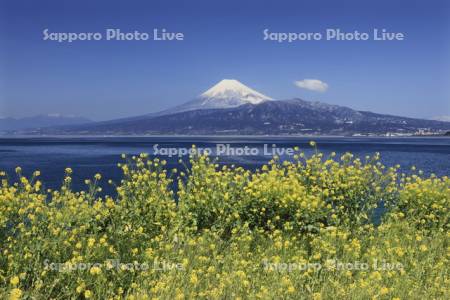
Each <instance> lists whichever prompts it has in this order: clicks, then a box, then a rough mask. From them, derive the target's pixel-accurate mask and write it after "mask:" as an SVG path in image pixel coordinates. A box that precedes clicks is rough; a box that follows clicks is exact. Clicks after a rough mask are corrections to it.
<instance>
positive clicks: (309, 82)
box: [294, 79, 328, 93]
mask: <svg viewBox="0 0 450 300" xmlns="http://www.w3.org/2000/svg"><path fill="white" fill-rule="evenodd" d="M294 84H295V85H296V86H297V87H299V88H302V89H306V90H310V91H315V92H321V93H323V92H326V91H327V90H328V84H326V83H325V82H323V81H321V80H319V79H303V80H298V81H294Z"/></svg>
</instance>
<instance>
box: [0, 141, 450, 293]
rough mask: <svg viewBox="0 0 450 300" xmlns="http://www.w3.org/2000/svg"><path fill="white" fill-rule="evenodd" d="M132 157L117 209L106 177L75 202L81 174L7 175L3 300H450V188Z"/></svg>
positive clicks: (444, 182)
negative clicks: (53, 181)
mask: <svg viewBox="0 0 450 300" xmlns="http://www.w3.org/2000/svg"><path fill="white" fill-rule="evenodd" d="M311 145H312V146H313V147H315V146H316V144H315V143H311ZM123 159H125V160H126V162H125V163H123V164H119V167H120V168H121V169H122V172H123V179H122V181H121V182H119V183H116V189H117V196H115V197H110V196H106V197H100V196H98V191H99V185H100V183H101V181H102V178H103V176H102V175H100V174H96V175H95V176H94V178H92V179H90V180H88V181H86V183H87V185H88V186H87V189H86V190H85V191H80V192H74V191H73V190H72V189H71V183H72V178H71V176H72V170H71V169H70V168H68V169H66V172H65V173H66V175H65V178H64V179H63V180H62V182H63V185H62V186H61V188H60V189H59V190H56V191H45V190H43V188H42V183H41V182H40V181H39V180H38V178H39V176H40V172H35V173H34V174H33V177H32V178H25V177H23V176H22V175H21V169H20V168H17V169H16V172H17V176H18V178H19V179H18V180H17V182H9V181H8V180H7V179H6V177H5V175H6V174H4V173H3V172H0V176H2V181H1V186H0V251H1V255H0V298H1V299H8V298H9V299H44V298H45V299H47V298H52V299H67V298H78V299H83V298H85V299H197V298H198V299H449V298H450V290H449V286H450V275H449V268H448V266H449V263H450V261H449V260H450V234H449V229H450V228H449V206H450V180H449V178H448V177H442V178H438V177H436V176H431V177H429V178H426V177H424V176H423V175H421V174H420V173H417V174H413V175H409V176H407V175H403V174H400V173H399V172H398V167H392V168H387V167H385V166H383V165H382V164H381V163H380V162H379V155H375V156H374V157H367V158H365V159H364V160H361V159H358V158H355V157H354V156H353V155H351V154H345V155H343V156H342V157H339V158H337V157H336V156H335V154H332V155H330V156H329V157H324V155H323V154H321V153H318V152H317V151H316V153H315V154H314V155H312V156H310V157H307V156H306V155H305V154H304V153H301V152H299V153H298V154H297V155H295V157H294V159H293V160H292V161H281V160H280V158H278V157H274V158H273V160H271V161H270V162H269V163H268V164H267V165H265V166H263V167H261V168H260V169H259V170H255V171H250V170H246V169H243V168H241V167H235V166H220V165H219V164H218V163H217V162H216V161H214V160H213V159H212V158H210V157H208V156H194V157H192V158H191V161H190V164H189V165H190V166H189V167H186V168H183V169H182V170H176V169H172V170H168V169H167V168H166V166H167V164H166V162H165V161H163V160H160V159H158V158H154V159H150V158H149V157H148V155H145V154H142V155H139V156H133V157H130V158H128V157H126V156H123ZM3 177H5V178H3ZM110 183H111V184H113V183H112V182H110ZM380 207H383V209H384V214H383V215H382V216H381V217H380V216H379V215H378V214H379V212H380V210H379V209H380Z"/></svg>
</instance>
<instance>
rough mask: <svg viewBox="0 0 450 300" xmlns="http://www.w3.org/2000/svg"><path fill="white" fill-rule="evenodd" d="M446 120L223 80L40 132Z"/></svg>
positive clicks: (418, 126)
mask: <svg viewBox="0 0 450 300" xmlns="http://www.w3.org/2000/svg"><path fill="white" fill-rule="evenodd" d="M449 130H450V123H449V122H442V121H432V120H423V119H414V118H407V117H401V116H393V115H386V114H377V113H373V112H368V111H358V110H354V109H351V108H349V107H344V106H339V105H331V104H327V103H322V102H310V101H305V100H302V99H286V100H274V99H272V98H270V97H268V96H266V95H263V94H261V93H259V92H257V91H255V90H253V89H251V88H249V87H247V86H245V85H244V84H242V83H240V82H239V81H237V80H234V79H224V80H222V81H220V82H219V83H217V84H216V85H214V86H213V87H212V88H210V89H208V90H207V91H205V92H204V93H202V94H201V95H199V96H197V97H196V98H194V99H193V100H191V101H189V102H186V103H184V104H181V105H179V106H176V107H173V108H171V109H167V110H164V111H160V112H158V113H152V114H146V115H141V116H136V117H130V118H125V119H116V120H111V121H104V122H95V123H91V124H86V125H75V126H60V127H53V128H45V129H42V130H40V131H37V133H38V134H39V133H40V134H72V135H73V134H80V135H97V134H101V135H104V134H107V135H135V134H143V135H152V134H155V135H159V134H169V135H170V134H183V135H192V134H200V135H215V134H238V135H239V134H246V135H305V134H306V135H412V134H416V133H419V134H420V133H421V132H431V133H437V134H442V133H445V132H447V131H449Z"/></svg>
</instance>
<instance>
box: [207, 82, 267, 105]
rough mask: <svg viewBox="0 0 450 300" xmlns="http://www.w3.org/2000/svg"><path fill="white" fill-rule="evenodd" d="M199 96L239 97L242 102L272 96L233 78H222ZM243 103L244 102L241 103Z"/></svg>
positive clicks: (253, 102) (264, 99)
mask: <svg viewBox="0 0 450 300" xmlns="http://www.w3.org/2000/svg"><path fill="white" fill-rule="evenodd" d="M200 98H215V99H217V100H219V99H231V98H235V99H239V100H241V101H242V102H247V103H251V104H258V103H261V102H264V101H267V100H273V99H272V98H270V97H268V96H266V95H263V94H261V93H259V92H257V91H255V90H253V89H251V88H249V87H248V86H245V85H244V84H242V83H241V82H239V81H237V80H235V79H223V80H221V81H220V82H219V83H217V84H216V85H214V86H213V87H212V88H210V89H209V90H207V91H206V92H204V93H203V94H201V95H200ZM243 104H244V103H243Z"/></svg>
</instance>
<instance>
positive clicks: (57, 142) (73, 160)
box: [0, 137, 450, 194]
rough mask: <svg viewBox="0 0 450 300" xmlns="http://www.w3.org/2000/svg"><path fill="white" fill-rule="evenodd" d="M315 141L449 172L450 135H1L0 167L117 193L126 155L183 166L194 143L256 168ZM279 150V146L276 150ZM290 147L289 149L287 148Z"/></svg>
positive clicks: (321, 147) (325, 148) (328, 148)
mask: <svg viewBox="0 0 450 300" xmlns="http://www.w3.org/2000/svg"><path fill="white" fill-rule="evenodd" d="M311 140H314V141H315V142H316V143H317V149H318V151H321V152H324V153H325V155H328V154H330V153H331V152H336V153H337V155H342V154H344V153H345V152H351V153H353V154H354V155H355V156H357V157H361V158H364V157H365V156H366V155H373V154H375V153H376V152H379V153H380V154H381V161H382V162H383V163H384V164H385V165H387V166H392V165H396V164H399V165H400V166H401V170H402V171H403V172H406V173H408V172H410V169H411V167H412V166H416V168H417V169H419V170H423V172H424V173H425V174H427V175H430V174H432V173H434V174H436V175H438V176H449V175H450V138H447V137H439V138H438V137H426V138H415V137H414V138H413V137H405V138H364V137H351V138H344V137H332V138H329V137H314V138H313V137H298V138H297V137H91V138H88V137H64V138H57V137H54V138H50V137H45V138H44V137H40V138H35V137H33V138H0V170H1V171H6V172H7V173H8V176H9V178H10V179H11V180H14V179H15V177H16V176H15V173H14V169H15V168H16V167H18V166H20V167H21V168H22V170H23V174H24V175H26V176H30V175H31V174H32V173H33V172H34V171H35V170H39V171H40V172H41V181H42V182H43V183H44V186H45V187H46V188H52V189H55V188H58V187H59V186H60V185H61V181H62V178H63V175H64V169H65V168H66V167H70V168H72V169H73V171H74V174H73V187H74V189H76V190H80V189H82V188H84V187H85V185H84V180H85V179H87V178H92V177H93V176H94V175H95V174H96V173H101V174H102V175H103V177H104V180H103V182H105V183H104V185H103V187H104V190H105V191H106V193H109V194H114V191H113V188H112V187H108V185H107V184H106V181H107V180H108V179H112V180H113V181H115V182H119V181H120V179H121V170H120V169H119V168H118V167H117V163H119V162H122V161H123V160H122V158H121V154H122V153H124V154H127V155H128V156H131V155H136V154H139V153H149V154H150V155H152V156H153V155H154V154H155V153H156V154H158V155H157V156H159V157H161V158H164V159H166V160H167V161H168V168H173V167H181V166H182V165H181V164H180V162H179V160H180V159H182V160H183V161H185V162H187V161H188V160H189V158H188V155H186V152H187V151H188V150H189V149H191V146H192V145H193V144H195V145H196V146H197V147H198V148H201V149H202V150H203V151H209V152H211V154H212V155H213V156H214V155H216V154H217V152H218V151H219V152H221V153H220V155H219V156H218V162H219V163H220V164H235V165H240V166H243V167H245V168H250V169H255V168H258V167H260V166H261V165H263V164H265V163H267V162H268V161H269V160H270V158H271V155H272V154H279V156H280V157H281V158H282V159H292V155H290V154H289V153H286V151H289V149H292V148H293V147H295V146H298V147H300V149H302V150H304V152H305V153H306V154H307V155H311V154H313V153H314V151H315V150H314V149H312V148H311V146H310V145H309V142H310V141H311ZM274 149H275V150H274ZM286 149H288V150H286Z"/></svg>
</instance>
